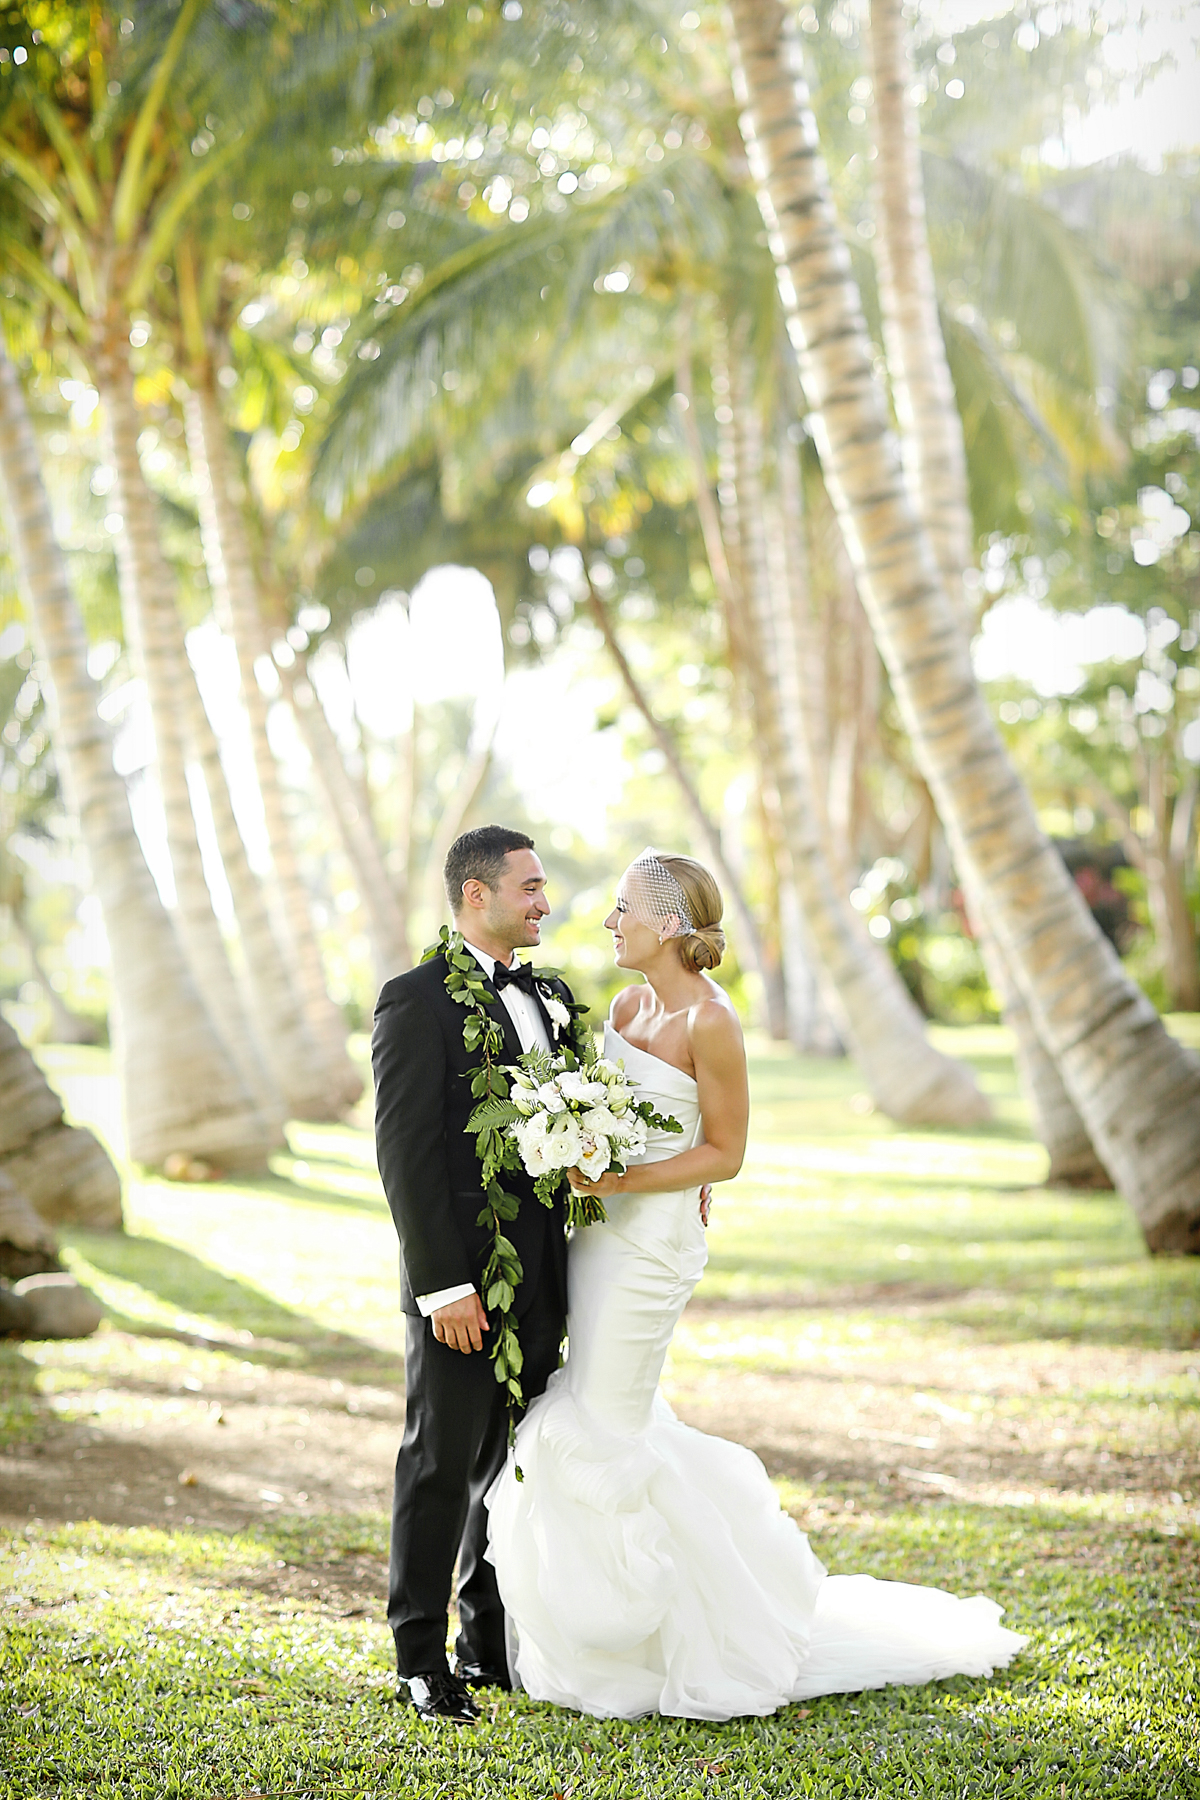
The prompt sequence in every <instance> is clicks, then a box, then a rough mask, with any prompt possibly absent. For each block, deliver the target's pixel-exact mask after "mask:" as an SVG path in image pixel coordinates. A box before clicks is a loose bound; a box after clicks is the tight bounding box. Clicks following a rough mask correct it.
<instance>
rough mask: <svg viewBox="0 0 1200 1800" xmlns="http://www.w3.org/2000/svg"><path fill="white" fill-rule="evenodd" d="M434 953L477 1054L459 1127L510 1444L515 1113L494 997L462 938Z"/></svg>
mask: <svg viewBox="0 0 1200 1800" xmlns="http://www.w3.org/2000/svg"><path fill="white" fill-rule="evenodd" d="M438 955H444V956H445V958H446V992H447V993H448V994H449V996H450V998H451V999H452V1000H453V1001H454V1002H455V1004H456V1005H457V1006H463V1007H466V1008H467V1016H466V1018H465V1019H464V1020H463V1044H464V1046H465V1048H466V1049H467V1051H468V1052H469V1053H470V1054H472V1055H474V1054H476V1053H478V1055H479V1058H480V1060H479V1062H478V1064H477V1065H476V1067H475V1068H474V1069H473V1070H470V1071H469V1074H470V1077H471V1094H472V1097H473V1098H474V1099H475V1100H477V1101H478V1102H479V1105H477V1106H476V1108H475V1111H474V1112H473V1113H472V1114H471V1117H470V1119H469V1120H468V1122H467V1130H468V1131H473V1132H474V1133H475V1153H476V1155H477V1156H478V1157H479V1161H480V1165H481V1173H482V1176H483V1190H484V1195H485V1204H484V1208H483V1211H482V1212H481V1213H480V1215H479V1217H478V1219H477V1220H476V1224H478V1225H480V1226H482V1227H483V1229H484V1230H486V1231H490V1232H491V1234H492V1247H491V1251H490V1253H489V1255H488V1259H487V1262H486V1263H485V1264H484V1269H483V1303H484V1305H485V1306H486V1307H487V1310H488V1311H489V1312H491V1313H494V1314H495V1315H496V1326H497V1329H496V1335H495V1340H494V1342H493V1344H492V1353H491V1354H492V1366H493V1368H494V1370H495V1374H496V1380H497V1381H498V1382H499V1383H500V1385H501V1386H502V1387H503V1388H504V1389H505V1392H506V1396H507V1399H508V1437H509V1442H510V1443H511V1442H512V1440H513V1437H514V1435H515V1431H516V1413H517V1410H518V1409H519V1408H520V1407H522V1406H523V1405H524V1403H525V1401H524V1395H523V1393H522V1390H521V1370H522V1367H523V1366H524V1360H525V1359H524V1357H523V1355H522V1353H521V1345H520V1341H519V1339H518V1336H517V1325H516V1319H515V1316H514V1314H513V1300H514V1298H515V1296H516V1291H517V1287H518V1285H519V1283H520V1281H521V1277H522V1275H523V1273H524V1271H523V1269H522V1267H521V1259H520V1257H519V1256H518V1255H517V1252H516V1247H515V1246H514V1244H513V1242H512V1240H511V1239H510V1238H508V1237H506V1236H505V1233H504V1226H505V1224H506V1223H507V1222H508V1221H509V1220H511V1219H515V1218H516V1216H517V1214H518V1212H519V1211H520V1209H521V1202H520V1200H519V1199H518V1198H517V1196H516V1195H515V1194H509V1193H506V1192H505V1190H504V1188H503V1187H502V1185H501V1183H500V1176H501V1174H502V1173H503V1172H505V1171H506V1170H507V1171H511V1172H517V1171H519V1170H520V1169H521V1166H522V1165H521V1158H520V1152H519V1151H518V1149H517V1146H516V1144H515V1143H514V1142H513V1140H512V1139H511V1138H510V1137H508V1136H506V1134H505V1131H504V1126H505V1125H506V1124H507V1123H508V1122H509V1120H510V1119H512V1118H514V1117H515V1116H516V1108H515V1107H513V1106H511V1105H510V1104H509V1101H508V1077H507V1075H506V1074H505V1073H504V1068H503V1059H504V1055H505V1051H504V1032H503V1030H502V1028H501V1026H500V1025H499V1024H498V1022H497V1021H496V1020H495V1019H494V1018H493V1017H492V1015H491V1013H490V1012H489V1011H488V1006H489V1005H490V1004H491V1002H492V1001H494V1000H495V995H494V993H493V992H492V990H491V988H490V987H488V986H487V984H486V982H485V980H484V975H483V970H482V969H481V968H480V966H479V964H478V963H477V962H476V960H475V958H474V957H473V956H472V955H471V953H470V951H469V950H467V949H466V947H465V945H464V943H463V937H462V933H461V932H460V931H451V930H450V928H449V927H448V926H446V925H443V926H442V929H441V932H440V933H439V936H438V941H437V943H436V944H430V946H429V948H428V949H427V950H426V951H425V953H424V955H423V956H422V957H421V961H422V962H429V960H430V959H431V958H432V957H434V956H438ZM557 974H558V971H557V970H556V969H539V970H538V979H539V980H546V979H548V978H550V977H553V976H556V975H557ZM562 1004H563V1005H565V1006H566V1007H567V1008H568V1010H569V1011H570V1014H571V1023H570V1024H569V1025H568V1026H567V1027H566V1031H565V1038H564V1041H563V1042H562V1044H561V1045H560V1048H561V1049H562V1050H563V1051H565V1052H566V1054H567V1055H568V1057H576V1058H578V1059H579V1061H581V1062H584V1061H586V1060H587V1058H588V1053H589V1052H590V1053H591V1054H592V1055H593V1056H594V1055H595V1049H594V1046H593V1045H592V1041H591V1033H590V1032H589V1030H588V1028H587V1026H586V1025H584V1024H583V1023H582V1015H583V1014H584V1013H586V1012H587V1010H588V1009H587V1007H586V1006H582V1005H581V1004H580V1003H579V1002H578V1001H576V1000H570V1001H563V1002H562ZM561 1186H562V1177H561V1175H556V1176H555V1177H554V1179H553V1181H552V1182H551V1183H550V1184H549V1185H547V1184H546V1183H545V1181H543V1180H540V1181H539V1182H537V1183H536V1184H535V1189H534V1191H535V1193H536V1195H537V1198H538V1199H539V1200H540V1201H541V1203H542V1205H543V1206H547V1207H549V1206H553V1204H554V1199H555V1195H556V1194H557V1193H558V1190H559V1188H560V1187H561ZM605 1217H606V1214H605V1211H604V1208H603V1206H601V1204H600V1202H599V1201H598V1200H593V1199H590V1198H588V1197H586V1196H583V1195H572V1197H571V1200H570V1201H569V1202H568V1213H567V1218H568V1223H569V1224H571V1225H587V1224H591V1223H593V1222H594V1221H596V1220H597V1219H604V1218H605Z"/></svg>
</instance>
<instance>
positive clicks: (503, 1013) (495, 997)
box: [480, 969, 523, 1063]
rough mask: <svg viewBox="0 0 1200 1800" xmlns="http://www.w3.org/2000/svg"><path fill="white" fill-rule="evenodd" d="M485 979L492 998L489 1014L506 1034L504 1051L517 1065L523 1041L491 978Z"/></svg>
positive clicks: (489, 1004)
mask: <svg viewBox="0 0 1200 1800" xmlns="http://www.w3.org/2000/svg"><path fill="white" fill-rule="evenodd" d="M480 974H483V971H482V969H481V970H480ZM483 979H484V983H485V985H486V987H487V990H488V993H489V994H490V995H491V996H492V997H491V999H490V1000H489V1002H488V1008H487V1010H488V1013H489V1015H490V1017H491V1018H493V1019H495V1021H496V1023H497V1025H499V1027H500V1029H501V1031H502V1032H503V1033H504V1050H505V1054H506V1055H507V1057H508V1060H509V1061H510V1062H514V1063H515V1062H516V1060H517V1058H518V1057H519V1056H520V1055H522V1054H523V1052H522V1050H521V1040H520V1038H519V1037H518V1036H517V1028H516V1026H515V1025H514V1024H513V1021H512V1014H511V1013H510V1012H509V1010H508V1008H507V1006H505V1004H504V1002H503V1000H502V999H501V998H500V996H499V994H498V993H497V992H496V990H495V988H494V987H493V986H492V983H491V980H490V978H489V977H488V976H486V975H484V977H483Z"/></svg>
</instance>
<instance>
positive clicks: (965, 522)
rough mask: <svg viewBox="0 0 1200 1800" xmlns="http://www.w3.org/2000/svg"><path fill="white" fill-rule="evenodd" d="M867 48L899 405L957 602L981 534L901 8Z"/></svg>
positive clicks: (875, 18)
mask: <svg viewBox="0 0 1200 1800" xmlns="http://www.w3.org/2000/svg"><path fill="white" fill-rule="evenodd" d="M868 43H869V46H870V66H871V75H872V83H873V91H872V110H871V118H872V123H873V131H874V137H875V145H876V149H877V151H878V154H877V156H876V158H875V162H874V165H873V166H874V173H875V237H874V239H873V246H874V250H875V266H876V269H877V272H878V277H879V300H880V309H881V312H882V315H883V342H884V348H885V350H886V352H887V360H888V374H889V377H890V381H891V389H892V401H893V404H894V405H895V408H896V419H897V423H898V424H899V427H900V435H901V443H902V447H903V452H904V459H905V464H906V469H907V472H908V476H909V480H910V483H911V486H912V491H913V494H914V496H915V498H916V502H917V507H918V510H919V512H920V515H921V520H922V523H923V524H924V527H925V531H926V533H927V535H928V538H929V542H930V545H931V547H932V549H933V554H934V557H935V560H936V562H937V566H938V569H939V571H940V572H941V576H942V580H943V582H944V583H945V587H946V591H947V593H948V594H950V595H951V597H952V598H955V599H957V598H959V597H960V596H961V595H962V577H963V571H964V569H966V568H968V567H969V566H970V565H971V563H972V562H973V561H974V540H975V530H974V525H973V522H972V519H971V509H970V504H969V500H968V496H967V456H966V450H965V448H964V446H963V433H962V420H961V418H960V417H959V411H958V402H957V399H956V398H955V393H954V383H953V381H952V380H951V376H950V365H949V363H948V362H947V360H946V351H945V346H944V344H943V342H942V333H941V326H940V324H939V321H938V300H937V289H936V286H935V284H934V273H933V259H932V257H931V256H930V253H929V234H928V231H927V229H926V223H925V188H924V183H923V181H922V176H921V146H920V140H919V137H918V132H917V120H916V111H915V109H914V107H913V105H912V102H911V100H910V98H909V95H910V92H911V90H912V85H913V80H914V70H913V67H912V63H911V61H910V59H909V55H908V46H907V41H906V36H905V26H904V13H903V6H902V4H901V0H871V19H870V30H869V32H868Z"/></svg>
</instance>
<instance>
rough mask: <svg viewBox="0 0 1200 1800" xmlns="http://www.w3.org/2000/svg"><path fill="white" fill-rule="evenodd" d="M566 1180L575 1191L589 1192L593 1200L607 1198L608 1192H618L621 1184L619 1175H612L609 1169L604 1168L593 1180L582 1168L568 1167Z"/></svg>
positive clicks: (580, 1192) (578, 1192) (579, 1192)
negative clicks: (602, 1172)
mask: <svg viewBox="0 0 1200 1800" xmlns="http://www.w3.org/2000/svg"><path fill="white" fill-rule="evenodd" d="M567 1180H568V1181H569V1182H570V1184H571V1187H572V1189H573V1191H574V1192H575V1193H577V1194H590V1196H591V1197H592V1199H593V1200H607V1199H608V1196H609V1195H610V1194H615V1193H618V1192H619V1191H620V1186H621V1177H620V1176H619V1175H614V1174H613V1172H612V1170H611V1169H606V1170H605V1172H604V1174H603V1175H598V1176H597V1177H596V1179H595V1180H594V1181H593V1180H592V1179H591V1178H590V1177H589V1176H587V1175H585V1174H584V1172H583V1170H582V1169H568V1170H567Z"/></svg>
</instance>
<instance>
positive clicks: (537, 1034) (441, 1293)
mask: <svg viewBox="0 0 1200 1800" xmlns="http://www.w3.org/2000/svg"><path fill="white" fill-rule="evenodd" d="M463 948H464V949H466V950H469V951H470V952H471V955H472V956H473V957H474V958H475V961H476V962H477V963H478V964H479V966H480V968H481V969H482V970H483V972H484V974H485V975H486V976H487V978H488V980H489V981H490V980H491V978H492V973H493V971H494V969H495V967H496V958H495V957H494V956H489V955H488V953H487V951H486V950H480V949H479V947H478V945H476V944H469V943H468V942H467V940H466V939H465V938H464V939H463ZM514 954H515V953H514ZM507 966H508V967H509V968H511V967H512V959H511V958H510V960H509V963H508V964H507ZM499 999H500V1004H501V1006H503V1007H504V1008H505V1010H506V1011H507V1013H508V1016H509V1018H510V1019H511V1020H512V1022H513V1025H514V1027H515V1029H516V1033H517V1036H518V1038H519V1039H520V1041H521V1053H522V1055H524V1054H525V1052H526V1051H529V1050H549V1049H550V1048H551V1044H550V1040H549V1038H548V1037H547V1036H546V1025H545V1021H544V1020H543V1018H542V1015H541V1012H540V1010H539V1008H538V1004H537V1001H536V1000H534V999H533V997H532V996H531V995H530V994H527V993H525V991H524V989H522V988H519V987H517V986H516V985H515V984H514V983H511V982H510V984H509V985H508V987H505V988H501V990H500V995H499ZM474 1292H475V1283H474V1282H473V1281H464V1282H462V1283H460V1284H459V1286H457V1287H448V1288H438V1290H437V1292H436V1293H433V1294H418V1295H417V1296H416V1300H417V1307H418V1309H419V1311H420V1313H421V1316H422V1318H425V1319H427V1318H428V1317H429V1316H430V1314H431V1313H435V1312H436V1311H437V1309H438V1307H439V1306H450V1305H451V1304H452V1303H453V1302H454V1301H455V1300H465V1299H466V1297H467V1295H468V1294H473V1293H474Z"/></svg>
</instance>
